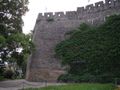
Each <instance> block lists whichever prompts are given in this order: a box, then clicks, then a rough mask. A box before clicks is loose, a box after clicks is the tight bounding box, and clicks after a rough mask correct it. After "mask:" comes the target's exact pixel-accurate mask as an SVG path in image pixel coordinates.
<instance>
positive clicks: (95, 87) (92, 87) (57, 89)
mask: <svg viewBox="0 0 120 90" xmlns="http://www.w3.org/2000/svg"><path fill="white" fill-rule="evenodd" d="M25 90H115V86H114V85H112V84H86V83H83V84H68V85H60V86H48V87H43V88H36V89H34V88H29V89H25ZM118 90H119V89H118Z"/></svg>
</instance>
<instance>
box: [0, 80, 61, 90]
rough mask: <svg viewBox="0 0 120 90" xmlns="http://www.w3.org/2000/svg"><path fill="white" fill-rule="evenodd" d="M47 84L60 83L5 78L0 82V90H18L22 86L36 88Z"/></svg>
mask: <svg viewBox="0 0 120 90" xmlns="http://www.w3.org/2000/svg"><path fill="white" fill-rule="evenodd" d="M47 85H61V84H60V83H46V82H28V81H26V80H24V79H21V80H7V81H1V82H0V90H20V89H24V88H30V87H32V88H38V87H46V86H47Z"/></svg>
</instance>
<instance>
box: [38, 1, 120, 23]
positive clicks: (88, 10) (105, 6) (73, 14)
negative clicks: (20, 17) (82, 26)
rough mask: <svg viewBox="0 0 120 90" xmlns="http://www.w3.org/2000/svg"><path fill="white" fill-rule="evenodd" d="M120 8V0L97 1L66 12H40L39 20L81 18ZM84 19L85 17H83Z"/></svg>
mask: <svg viewBox="0 0 120 90" xmlns="http://www.w3.org/2000/svg"><path fill="white" fill-rule="evenodd" d="M115 8H119V9H120V0H105V3H104V2H103V1H99V2H96V3H95V4H90V5H87V6H86V7H78V8H77V10H76V11H66V12H65V13H64V12H55V13H53V12H46V13H44V14H43V13H39V16H38V19H37V20H38V21H40V20H46V19H48V18H53V19H55V20H58V19H62V20H66V19H75V20H76V19H80V17H82V16H84V15H85V16H86V15H87V16H89V14H94V13H96V12H103V11H105V10H109V9H115ZM83 19H84V18H83Z"/></svg>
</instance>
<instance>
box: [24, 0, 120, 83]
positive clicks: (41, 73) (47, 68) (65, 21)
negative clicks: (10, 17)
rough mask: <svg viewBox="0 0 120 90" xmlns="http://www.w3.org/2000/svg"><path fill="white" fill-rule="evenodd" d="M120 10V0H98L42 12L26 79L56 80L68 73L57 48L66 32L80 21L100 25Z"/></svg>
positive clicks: (37, 25)
mask: <svg viewBox="0 0 120 90" xmlns="http://www.w3.org/2000/svg"><path fill="white" fill-rule="evenodd" d="M119 13H120V0H105V3H104V2H103V1H101V2H97V3H95V4H94V5H93V4H91V5H87V6H86V7H85V8H84V7H78V8H77V11H67V12H66V13H64V12H55V14H53V13H52V12H50V13H44V15H43V14H42V13H39V15H38V18H37V20H36V25H35V28H34V36H33V42H34V43H35V46H36V50H35V52H33V53H32V55H31V57H30V60H29V62H28V67H27V76H26V79H27V80H29V81H42V80H47V81H49V82H55V81H56V80H57V78H58V76H59V75H61V74H63V73H65V72H64V70H63V67H62V66H61V64H60V60H59V59H58V58H56V56H55V52H54V48H55V46H56V44H58V43H59V42H60V41H62V40H64V39H65V33H66V32H68V31H71V30H74V29H75V28H77V27H78V26H79V25H80V23H83V22H85V23H89V24H93V25H98V24H101V23H103V22H104V21H105V17H107V16H110V15H113V14H119Z"/></svg>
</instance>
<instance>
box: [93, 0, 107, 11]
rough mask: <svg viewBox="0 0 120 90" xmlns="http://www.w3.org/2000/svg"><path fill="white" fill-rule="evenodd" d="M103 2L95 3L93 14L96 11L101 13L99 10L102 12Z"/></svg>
mask: <svg viewBox="0 0 120 90" xmlns="http://www.w3.org/2000/svg"><path fill="white" fill-rule="evenodd" d="M104 5H105V4H104V2H103V1H100V2H97V3H95V8H94V9H95V12H96V11H101V10H104Z"/></svg>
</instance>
